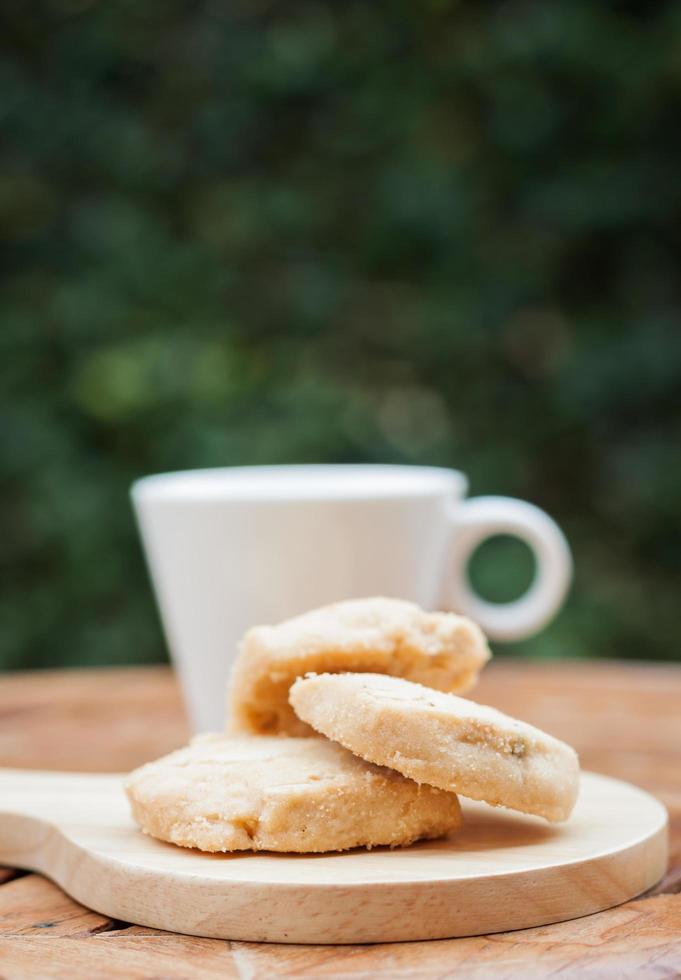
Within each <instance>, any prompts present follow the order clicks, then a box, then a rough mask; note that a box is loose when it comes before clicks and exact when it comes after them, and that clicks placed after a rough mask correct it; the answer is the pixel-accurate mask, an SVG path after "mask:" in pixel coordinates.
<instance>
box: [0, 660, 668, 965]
mask: <svg viewBox="0 0 681 980" xmlns="http://www.w3.org/2000/svg"><path fill="white" fill-rule="evenodd" d="M475 697H476V699H478V700H480V701H485V702H487V703H489V704H492V705H495V706H496V707H498V708H500V709H501V710H503V711H508V712H509V713H511V714H516V715H518V716H519V717H522V718H524V719H526V720H527V721H530V722H533V723H534V724H537V725H539V726H540V727H543V728H546V729H548V730H549V731H551V732H553V733H554V734H555V735H558V736H559V737H561V738H564V739H566V740H567V741H569V742H570V743H571V744H572V745H574V746H575V748H576V749H577V750H578V752H579V753H580V756H581V760H582V764H583V766H584V767H585V768H588V769H594V770H596V771H598V772H602V773H607V774H609V775H612V776H619V777H622V778H624V779H628V780H630V781H632V782H635V783H638V784H639V785H640V786H642V787H645V788H646V789H648V790H650V791H651V792H652V793H654V794H655V795H656V796H658V797H659V799H661V800H662V801H663V802H664V803H665V804H666V806H667V807H668V809H669V812H670V818H671V862H670V868H669V872H668V874H667V875H666V877H665V878H664V880H663V881H662V882H661V883H660V885H659V886H658V887H657V888H655V889H653V891H652V892H650V893H648V894H646V895H644V896H642V897H641V898H638V899H636V900H635V901H632V902H628V903H627V904H626V905H622V906H620V907H619V908H615V909H610V910H609V911H606V912H601V913H599V914H598V915H593V916H589V917H586V918H583V919H577V920H574V921H572V922H564V923H560V924H558V925H552V926H544V927H542V928H538V929H528V930H524V931H521V932H509V933H503V934H497V935H492V936H478V937H474V938H470V939H453V940H439V941H437V942H423V943H395V944H390V945H382V946H381V945H375V946H340V947H328V946H285V945H266V944H256V943H229V942H222V941H220V940H213V939H194V938H191V937H187V936H177V935H173V934H171V933H163V932H158V931H156V930H154V929H147V928H140V927H136V926H131V925H130V924H128V923H125V922H117V921H112V920H111V919H108V918H106V917H105V916H102V915H99V914H97V913H95V912H91V911H89V910H88V909H85V908H82V907H81V906H79V905H78V904H76V903H75V902H73V901H71V899H69V898H68V897H67V896H66V895H64V894H63V892H61V891H60V890H59V889H58V888H57V887H56V886H55V885H53V884H51V883H50V882H48V881H46V880H45V879H44V878H41V877H40V876H39V875H35V874H27V873H23V872H17V871H14V870H10V869H7V870H5V869H2V868H0V980H24V978H33V977H36V978H43V977H45V978H47V977H64V978H66V977H68V978H72V980H80V978H81V977H82V978H88V980H89V978H92V977H100V976H101V977H114V978H116V977H121V978H123V977H125V978H132V980H134V978H148V980H152V978H156V980H159V978H171V977H172V978H177V977H187V978H191V977H220V978H229V977H238V978H243V980H261V978H262V980H265V978H269V977H273V976H285V977H324V978H332V977H335V978H338V980H340V978H366V980H368V978H373V977H375V976H376V975H380V976H384V977H396V978H407V977H419V978H421V977H424V978H444V977H450V976H451V977H453V976H465V977H466V978H467V980H471V978H472V980H477V978H484V977H494V978H504V977H509V978H510V977H523V978H526V980H527V978H530V980H531V978H534V977H545V976H549V975H550V976H553V975H554V974H560V976H561V978H563V980H565V978H569V977H573V976H574V977H587V978H592V977H618V978H626V977H634V976H636V977H637V978H639V977H651V978H652V977H655V978H656V980H659V978H664V977H678V976H680V975H681V711H680V710H679V706H680V705H681V666H662V665H640V664H615V663H602V662H590V663H587V662H583V661H574V662H561V663H545V664H530V663H521V662H517V661H516V662H513V661H508V660H498V661H496V662H494V663H493V664H492V665H491V666H490V667H489V668H488V669H487V670H486V671H485V676H484V678H483V679H482V681H481V683H480V685H479V687H478V688H477V690H476V692H475ZM186 737H187V728H186V724H185V722H184V719H183V713H182V708H181V704H180V699H179V695H178V691H177V686H176V684H175V681H174V678H173V676H172V674H171V673H170V671H169V670H168V669H167V668H164V667H144V668H129V669H116V670H110V669H106V670H104V669H102V670H88V671H61V672H58V673H57V672H54V673H51V672H50V673H32V674H28V673H26V674H9V675H4V676H0V766H19V767H27V768H39V769H74V770H81V771H92V772H95V771H109V772H115V771H121V770H126V769H130V768H132V767H133V766H136V765H138V764H139V763H141V762H144V761H146V760H148V759H150V758H153V757H154V756H157V755H160V754H161V753H163V752H166V751H169V750H170V749H173V748H175V747H177V746H178V745H180V744H181V743H182V742H183V741H184V740H185V739H186Z"/></svg>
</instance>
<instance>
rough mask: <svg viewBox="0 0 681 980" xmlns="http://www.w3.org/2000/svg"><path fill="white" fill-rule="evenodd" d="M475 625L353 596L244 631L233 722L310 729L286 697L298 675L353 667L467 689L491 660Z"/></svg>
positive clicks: (262, 728)
mask: <svg viewBox="0 0 681 980" xmlns="http://www.w3.org/2000/svg"><path fill="white" fill-rule="evenodd" d="M489 657H490V652H489V648H488V646H487V642H486V640H485V637H484V635H483V633H482V631H481V630H480V628H479V627H478V626H476V625H475V623H473V622H471V620H470V619H466V618H465V617H464V616H456V615H455V614H454V613H437V612H436V613H429V612H424V611H423V610H422V609H420V608H419V607H418V606H416V605H414V604H413V603H411V602H404V601H402V600H400V599H382V598H374V599H352V600H350V601H348V602H338V603H336V604H335V605H332V606H325V607H324V608H322V609H315V610H313V611H312V612H309V613H306V614H305V615H303V616H297V617H296V618H295V619H289V620H287V621H286V622H283V623H280V624H279V625H278V626H256V627H255V628H254V629H251V630H249V632H248V633H247V634H246V636H245V637H244V640H243V643H242V645H241V651H240V654H239V657H238V659H237V661H236V663H235V665H234V669H233V671H232V679H231V685H230V694H229V702H230V703H229V714H230V716H231V717H230V722H229V727H230V729H231V730H232V731H237V732H238V731H242V732H254V733H258V732H259V733H272V734H274V733H276V732H285V733H287V734H289V735H309V734H311V731H310V729H309V727H308V726H307V725H305V724H304V723H303V722H302V721H300V719H299V718H297V717H296V715H295V714H294V712H293V711H292V709H291V707H290V705H289V703H288V691H289V687H290V686H291V684H292V683H293V681H294V680H295V679H296V678H297V677H301V676H302V675H304V674H306V673H308V672H310V671H312V672H316V673H323V672H331V673H335V672H339V671H355V672H365V671H369V672H373V673H385V674H395V675H397V676H399V677H406V678H409V679H410V680H414V681H419V682H420V683H422V684H426V685H427V686H429V687H433V688H437V689H438V690H442V691H466V690H468V689H469V688H471V687H472V686H473V684H474V683H475V681H476V679H477V675H478V672H479V671H480V669H481V668H482V667H483V666H484V664H485V663H486V662H487V661H488V660H489Z"/></svg>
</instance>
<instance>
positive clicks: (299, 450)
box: [0, 0, 681, 667]
mask: <svg viewBox="0 0 681 980" xmlns="http://www.w3.org/2000/svg"><path fill="white" fill-rule="evenodd" d="M1 20H2V23H1V24H0V37H1V39H2V46H3V54H2V62H1V66H0V129H1V131H2V134H3V139H4V143H3V161H2V171H1V175H0V238H1V242H0V250H1V259H2V262H1V267H2V275H3V293H2V308H1V310H0V316H1V319H0V331H1V349H0V359H1V364H2V378H3V381H2V405H1V426H0V445H1V451H2V474H3V502H2V507H1V511H2V521H3V532H2V542H1V547H0V562H1V563H2V568H3V588H2V598H1V605H0V628H1V631H2V645H1V648H0V665H3V666H5V667H26V666H38V665H53V664H76V663H85V664H88V663H99V662H102V663H114V662H128V661H144V660H153V659H157V658H159V657H162V656H164V652H163V645H162V641H161V639H160V633H159V629H158V625H157V620H156V614H155V611H154V608H153V603H152V599H151V593H150V590H149V587H148V583H147V579H146V573H145V570H144V566H143V562H142V558H141V554H140V550H139V547H138V544H137V540H136V533H135V529H134V526H133V522H132V517H131V512H130V508H129V504H128V499H127V488H128V485H129V484H130V482H131V481H132V480H133V479H134V478H135V477H137V476H139V475H141V474H144V473H148V472H153V471H159V470H166V469H177V468H184V467H193V466H206V465H210V466H213V465H220V464H231V463H262V462H268V463H272V462H289V461H293V462H296V461H299V462H305V461H363V460H379V461H381V460H382V461H402V462H409V463H434V464H439V465H454V466H457V467H461V468H463V469H465V470H466V471H468V473H469V474H470V477H471V487H472V491H473V492H474V493H489V492H496V493H506V494H512V495H517V496H520V497H524V498H526V499H529V500H532V501H534V502H536V503H538V504H539V505H541V506H542V507H544V508H546V509H547V510H548V511H549V512H550V513H551V514H553V515H554V516H555V517H556V518H557V520H558V521H559V522H560V523H561V524H562V525H563V527H564V528H565V530H566V532H567V534H568V536H569V538H570V540H571V543H572V546H573V549H574V553H575V559H576V567H577V577H576V584H575V588H574V590H573V594H572V596H571V599H570V601H569V604H568V606H567V608H566V609H565V611H564V612H563V613H562V615H561V616H560V617H559V619H558V620H557V621H556V622H555V623H554V624H553V625H552V626H551V627H550V628H549V629H548V630H547V631H546V632H545V633H543V634H542V635H541V636H540V637H538V638H536V639H534V640H532V641H529V642H527V643H523V644H518V645H516V649H518V650H520V651H522V652H524V653H527V654H536V655H542V656H561V655H570V656H606V657H616V656H623V657H638V658H648V657H650V658H678V657H679V650H680V646H679V642H678V637H677V634H678V629H677V628H678V624H679V608H680V607H681V582H680V576H679V565H680V554H681V452H680V450H679V436H680V435H681V425H680V413H679V401H680V394H681V390H680V389H681V384H680V382H681V297H680V288H681V287H680V281H681V280H680V275H679V273H680V263H679V257H680V255H681V250H680V248H679V245H680V239H681V232H680V229H681V167H680V162H681V153H680V149H681V124H680V120H681V40H680V38H681V3H678V2H677V3H667V4H658V3H639V4H635V3H600V2H593V3H582V2H574V0H564V2H537V3H512V2H511V3H489V2H487V3H485V2H481V0H475V2H473V0H471V2H459V3H456V2H451V3H450V2H446V0H437V2H435V0H431V2H422V3H415V2H413V0H411V2H394V3H373V2H367V0H363V2H361V3H358V2H353V0H348V2H343V3H340V2H339V3H331V2H328V3H315V2H309V3H297V2H294V0H288V2H286V3H283V2H270V0H250V2H249V0H229V2H222V0H220V2H218V0H214V2H206V3H186V2H182V3H181V2H163V3H161V2H148V3H140V2H138V0H135V2H125V3H123V2H117V0H108V2H106V3H105V2H101V3H96V2H91V0H54V2H52V3H45V4H40V3H35V4H27V3H21V2H18V0H17V2H4V3H3V4H2V14H1ZM518 548H519V546H516V547H496V548H495V547H493V546H491V545H490V546H488V547H487V549H486V551H485V554H483V555H481V556H480V559H479V561H478V562H477V563H476V572H475V573H476V578H477V579H478V580H479V581H482V582H483V583H484V585H485V589H486V591H487V594H489V595H492V596H497V597H500V596H508V595H509V594H512V593H513V592H514V590H515V591H517V590H518V589H519V588H520V587H521V585H522V581H525V580H526V577H527V575H528V568H527V561H526V555H524V554H523V553H522V552H520V553H519V551H518ZM499 649H500V650H501V649H502V648H499Z"/></svg>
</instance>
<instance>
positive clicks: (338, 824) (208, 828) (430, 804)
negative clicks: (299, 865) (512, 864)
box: [126, 735, 461, 853]
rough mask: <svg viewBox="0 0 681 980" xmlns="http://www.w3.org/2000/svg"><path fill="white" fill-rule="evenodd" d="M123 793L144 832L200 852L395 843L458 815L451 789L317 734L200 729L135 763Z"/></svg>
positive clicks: (445, 825)
mask: <svg viewBox="0 0 681 980" xmlns="http://www.w3.org/2000/svg"><path fill="white" fill-rule="evenodd" d="M126 792H127V794H128V799H129V800H130V805H131V807H132V813H133V816H134V818H135V820H136V821H137V823H138V824H139V825H140V827H141V828H142V830H144V832H145V833H147V834H150V835H151V836H152V837H157V838H159V840H163V841H169V842H170V843H172V844H179V845H180V846H181V847H197V848H199V849H200V850H202V851H294V852H299V853H304V852H319V851H344V850H346V849H347V848H350V847H374V846H377V845H379V844H389V845H390V846H393V847H394V846H396V845H401V844H410V843H411V842H412V841H415V840H418V839H419V838H423V837H428V838H431V837H441V836H443V835H444V834H448V833H449V832H450V831H453V830H456V829H457V827H459V825H460V823H461V814H460V810H459V802H458V800H457V798H456V796H455V795H454V794H453V793H447V792H444V791H442V790H438V789H434V788H433V787H431V786H419V785H418V784H417V783H415V782H413V781H412V780H411V779H406V778H405V777H404V776H401V775H400V774H399V773H397V772H395V771H394V770H392V769H384V768H382V767H379V766H374V765H371V764H369V763H367V762H364V761H363V760H362V759H358V758H357V756H355V755H353V754H352V753H351V752H348V751H347V750H346V749H344V748H342V747H341V746H340V745H336V744H335V743H334V742H330V741H328V740H327V739H325V738H315V737H313V738H277V737H271V736H269V737H268V736H248V735H246V736H234V737H230V736H224V735H200V736H198V737H197V738H195V739H194V740H193V741H192V742H191V743H190V744H189V745H188V746H187V747H186V748H183V749H179V750H178V751H177V752H172V753H171V754H170V755H167V756H165V757H164V758H162V759H158V760H157V761H156V762H150V763H148V764H147V765H145V766H142V767H141V768H140V769H137V770H135V772H133V773H132V774H131V776H130V777H129V779H128V782H127V785H126Z"/></svg>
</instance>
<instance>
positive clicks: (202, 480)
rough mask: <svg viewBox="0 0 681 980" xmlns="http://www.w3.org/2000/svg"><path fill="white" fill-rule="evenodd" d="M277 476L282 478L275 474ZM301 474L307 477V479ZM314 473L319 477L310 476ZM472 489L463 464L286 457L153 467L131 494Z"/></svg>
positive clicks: (240, 497) (382, 494) (280, 496)
mask: <svg viewBox="0 0 681 980" xmlns="http://www.w3.org/2000/svg"><path fill="white" fill-rule="evenodd" d="M334 472H335V473H336V474H340V473H341V472H342V473H343V474H344V480H343V483H344V485H339V484H334V482H333V480H332V479H331V477H332V476H333V474H334ZM274 477H279V479H278V480H275V479H273V478H274ZM301 477H302V478H307V480H306V481H305V482H303V480H301ZM313 477H316V480H315V479H310V478H313ZM348 477H349V478H350V479H348ZM372 477H373V485H372V484H371V478H372ZM249 478H254V479H249ZM353 478H354V479H353ZM353 483H354V485H353ZM467 489H468V479H467V477H466V475H465V474H464V473H462V472H461V471H460V470H455V469H449V468H448V467H444V466H419V465H409V464H400V463H291V464H288V463H286V464H281V465H279V464H273V465H264V466H262V465H253V466H216V467H207V468H197V469H189V470H174V471H170V472H166V473H154V474H150V475H149V476H143V477H140V478H139V479H138V480H135V481H134V483H133V484H132V486H131V487H130V494H131V496H132V498H133V500H134V502H135V503H140V502H142V501H143V500H154V501H172V502H173V503H199V502H224V503H254V504H255V503H267V504H272V503H287V502H289V503H290V502H301V503H307V502H311V501H333V502H335V501H370V500H398V499H418V498H424V497H430V498H432V497H437V496H442V494H446V495H447V496H452V495H454V496H456V495H458V496H460V497H463V496H464V495H465V494H466V491H467Z"/></svg>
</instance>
